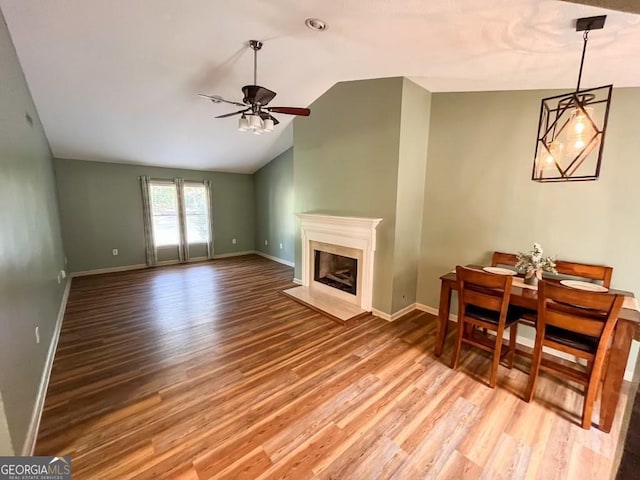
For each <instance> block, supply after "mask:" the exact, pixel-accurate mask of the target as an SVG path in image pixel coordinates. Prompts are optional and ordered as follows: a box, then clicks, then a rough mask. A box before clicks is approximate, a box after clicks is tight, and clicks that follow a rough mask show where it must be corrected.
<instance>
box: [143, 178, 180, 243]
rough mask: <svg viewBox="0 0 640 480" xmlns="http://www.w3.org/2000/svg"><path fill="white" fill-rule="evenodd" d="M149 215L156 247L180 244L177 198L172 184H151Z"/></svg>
mask: <svg viewBox="0 0 640 480" xmlns="http://www.w3.org/2000/svg"><path fill="white" fill-rule="evenodd" d="M150 187H151V188H150V192H149V193H150V194H151V215H152V219H153V238H154V240H155V244H156V247H167V246H171V245H178V244H179V243H180V227H179V225H180V223H179V221H178V196H177V194H176V186H175V185H174V184H173V183H164V182H151V184H150Z"/></svg>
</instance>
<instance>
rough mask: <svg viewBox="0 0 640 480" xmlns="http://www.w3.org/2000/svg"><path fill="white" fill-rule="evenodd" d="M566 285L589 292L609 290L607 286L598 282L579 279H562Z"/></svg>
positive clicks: (561, 281)
mask: <svg viewBox="0 0 640 480" xmlns="http://www.w3.org/2000/svg"><path fill="white" fill-rule="evenodd" d="M560 283H561V284H562V285H564V286H565V287H571V288H575V289H578V290H586V291H588V292H608V291H609V289H608V288H607V287H603V286H602V285H598V284H597V283H589V282H581V281H579V280H560Z"/></svg>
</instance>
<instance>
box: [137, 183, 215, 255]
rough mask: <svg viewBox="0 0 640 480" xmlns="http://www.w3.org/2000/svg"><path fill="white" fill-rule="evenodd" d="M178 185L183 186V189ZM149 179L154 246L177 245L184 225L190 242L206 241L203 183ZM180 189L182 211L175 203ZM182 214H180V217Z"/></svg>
mask: <svg viewBox="0 0 640 480" xmlns="http://www.w3.org/2000/svg"><path fill="white" fill-rule="evenodd" d="M178 185H181V186H182V192H180V188H179V187H178ZM178 185H177V184H175V183H173V182H170V181H165V180H152V181H151V182H150V184H149V187H150V188H149V196H150V197H151V198H150V204H151V217H152V225H153V237H154V241H155V246H156V247H169V246H176V245H180V230H181V228H182V227H181V226H182V225H183V226H184V228H185V230H186V239H187V243H189V244H197V243H200V244H202V243H208V242H209V208H208V193H207V187H206V186H205V185H204V184H202V183H195V182H184V184H182V183H181V182H180V183H178ZM180 193H182V198H183V204H184V211H183V212H180V208H179V207H178V205H179V202H178V195H179V194H180ZM181 217H182V218H181Z"/></svg>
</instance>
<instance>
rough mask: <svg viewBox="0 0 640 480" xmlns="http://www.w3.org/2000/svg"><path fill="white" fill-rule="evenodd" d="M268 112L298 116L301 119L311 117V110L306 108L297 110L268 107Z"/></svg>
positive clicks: (294, 108)
mask: <svg viewBox="0 0 640 480" xmlns="http://www.w3.org/2000/svg"><path fill="white" fill-rule="evenodd" d="M267 110H268V111H270V112H275V113H284V114H286V115H298V116H301V117H308V116H309V115H311V110H310V109H308V108H297V107H269V108H267Z"/></svg>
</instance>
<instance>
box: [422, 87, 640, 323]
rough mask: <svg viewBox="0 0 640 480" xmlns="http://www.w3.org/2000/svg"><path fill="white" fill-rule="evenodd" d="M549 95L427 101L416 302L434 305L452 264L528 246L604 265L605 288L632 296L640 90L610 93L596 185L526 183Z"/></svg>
mask: <svg viewBox="0 0 640 480" xmlns="http://www.w3.org/2000/svg"><path fill="white" fill-rule="evenodd" d="M555 93H557V92H556V91H548V90H541V91H515V92H514V91H512V92H481V93H440V94H433V96H432V106H431V126H430V134H429V147H428V158H427V176H426V184H425V199H424V211H423V221H422V224H423V229H422V230H423V235H422V255H421V261H420V275H419V287H418V301H419V302H420V303H423V304H426V305H430V306H434V307H436V306H438V301H439V298H438V293H439V290H440V284H439V280H438V277H439V276H440V275H442V274H444V273H446V272H448V271H450V270H451V269H452V268H453V267H454V266H455V265H456V264H468V263H474V262H475V263H478V262H482V263H487V262H489V260H490V255H491V252H492V251H494V250H503V251H507V252H516V251H519V250H528V249H529V248H530V246H531V245H532V244H533V242H539V243H541V244H542V245H543V247H544V248H545V251H546V252H547V253H548V254H550V255H553V256H557V257H558V258H561V259H565V260H575V261H583V262H588V263H602V264H607V265H611V266H613V267H614V274H613V282H612V285H613V286H614V287H617V288H621V289H625V290H631V291H634V292H635V293H636V294H640V276H639V275H638V271H640V255H639V254H638V238H640V215H638V206H639V205H640V189H639V188H638V179H640V162H639V161H638V158H639V157H640V135H638V125H640V110H639V109H638V106H639V105H640V89H638V88H633V89H631V88H630V89H626V88H620V89H615V90H614V93H613V99H612V104H611V111H610V116H609V126H608V129H607V138H606V141H605V148H604V157H603V164H602V171H601V175H600V179H599V180H598V181H595V182H571V183H546V184H540V183H535V182H532V181H531V180H530V177H531V167H532V162H533V155H534V148H535V139H536V132H537V121H538V115H539V109H540V100H541V99H542V98H544V97H548V96H550V95H553V94H555ZM530 333H531V332H530Z"/></svg>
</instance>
